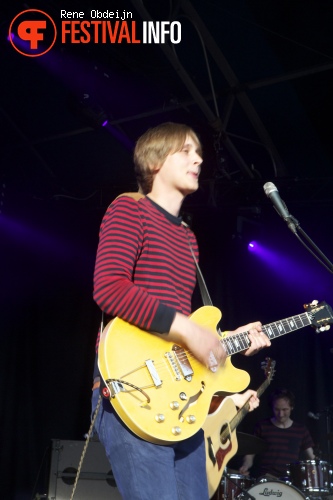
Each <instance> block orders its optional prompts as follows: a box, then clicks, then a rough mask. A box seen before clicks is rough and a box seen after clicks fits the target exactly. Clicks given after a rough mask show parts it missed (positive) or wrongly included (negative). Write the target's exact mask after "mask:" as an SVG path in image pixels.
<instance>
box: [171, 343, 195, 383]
mask: <svg viewBox="0 0 333 500" xmlns="http://www.w3.org/2000/svg"><path fill="white" fill-rule="evenodd" d="M172 350H173V352H174V353H175V356H176V358H177V362H178V366H179V368H180V369H181V371H182V374H183V377H184V379H185V380H187V381H188V382H190V381H191V380H192V375H193V369H192V366H191V364H190V362H189V360H188V357H187V354H186V352H185V349H183V348H182V347H179V345H174V346H173V347H172Z"/></svg>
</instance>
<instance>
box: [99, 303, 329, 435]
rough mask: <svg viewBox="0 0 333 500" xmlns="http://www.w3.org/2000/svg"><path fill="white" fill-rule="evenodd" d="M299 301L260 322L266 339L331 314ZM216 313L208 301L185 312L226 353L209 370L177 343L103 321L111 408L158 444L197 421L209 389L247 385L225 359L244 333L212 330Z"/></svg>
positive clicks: (193, 428) (323, 324)
mask: <svg viewBox="0 0 333 500" xmlns="http://www.w3.org/2000/svg"><path fill="white" fill-rule="evenodd" d="M304 307H305V310H306V312H303V313H302V314H299V315H297V316H292V317H290V318H286V319H283V320H281V321H277V322H275V323H270V324H268V325H266V326H263V331H264V333H265V334H266V335H267V336H268V337H269V338H270V339H271V340H272V339H274V338H277V337H280V336H281V335H285V334H287V333H289V332H292V331H295V330H298V329H300V328H303V327H305V326H308V325H312V326H315V327H316V328H317V329H324V328H329V326H328V325H329V324H331V323H332V319H333V314H332V309H331V308H330V307H329V306H328V305H327V304H326V303H324V302H321V303H320V304H318V303H316V304H315V303H312V304H308V305H306V306H304ZM221 316H222V314H221V312H220V310H219V309H217V308H216V307H213V306H204V307H201V308H200V309H197V310H196V311H195V312H194V313H193V314H192V315H191V319H192V320H193V321H195V322H196V323H198V324H200V325H202V326H205V327H207V328H210V329H211V330H212V331H213V332H215V333H216V335H217V336H218V337H219V339H220V342H221V343H222V344H223V345H224V348H225V349H226V352H227V354H228V356H229V357H228V358H227V360H226V363H225V364H224V366H223V367H221V368H219V369H218V370H217V372H215V373H213V372H212V371H211V370H209V369H208V368H206V367H204V366H203V365H202V364H201V363H199V361H197V360H196V359H195V358H194V357H193V355H192V354H191V352H189V351H187V350H186V349H184V348H183V347H180V346H178V345H175V344H173V343H172V342H169V341H168V340H164V339H161V338H160V337H158V336H156V335H153V334H151V333H148V332H145V331H143V330H141V329H140V328H137V327H135V326H133V325H131V324H129V323H127V322H126V321H123V320H122V319H119V318H115V319H114V320H112V321H111V322H110V323H108V324H107V326H106V327H105V329H104V331H103V332H102V335H101V340H100V345H99V350H98V366H99V369H100V373H101V376H102V378H103V381H104V383H105V385H106V387H107V389H108V390H109V397H110V401H111V403H112V405H113V407H114V409H115V411H116V412H117V413H118V415H119V416H120V418H121V419H122V420H123V421H124V423H125V424H126V425H127V426H128V427H129V428H130V429H131V430H132V431H133V432H134V433H135V434H137V435H138V436H139V437H141V438H142V439H145V440H147V441H151V442H153V443H159V444H170V443H173V442H175V441H180V440H183V439H187V438H189V437H190V436H193V435H194V434H195V433H196V432H197V431H198V430H199V429H200V428H201V427H203V424H204V422H205V420H206V417H207V415H208V412H209V408H210V404H211V400H212V397H213V395H214V394H215V393H217V392H229V393H234V392H239V391H242V390H244V389H245V388H246V387H247V386H248V384H249V381H250V377H249V375H248V373H247V372H246V371H244V370H239V369H238V368H235V367H234V366H233V365H232V363H231V359H230V356H231V355H232V354H235V353H238V352H241V351H243V350H244V349H247V348H248V347H249V345H250V340H249V337H248V333H247V332H242V333H238V334H234V335H229V336H227V337H225V338H222V337H221V336H220V335H219V333H218V332H217V331H216V326H217V324H218V323H219V321H220V319H221ZM165 338H166V339H167V336H166V337H165Z"/></svg>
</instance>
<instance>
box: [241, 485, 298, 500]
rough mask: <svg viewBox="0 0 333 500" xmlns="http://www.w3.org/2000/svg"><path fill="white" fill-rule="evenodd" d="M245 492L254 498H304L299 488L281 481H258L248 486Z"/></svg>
mask: <svg viewBox="0 0 333 500" xmlns="http://www.w3.org/2000/svg"><path fill="white" fill-rule="evenodd" d="M247 492H248V493H249V494H250V495H252V496H253V497H254V498H255V499H256V500H257V499H258V500H261V499H262V498H263V497H269V498H284V499H285V500H303V499H304V498H306V497H305V496H304V495H303V493H302V492H301V491H300V490H298V489H297V488H295V487H294V486H290V485H289V484H286V483H283V482H282V481H265V482H263V483H258V484H255V485H254V486H252V487H251V488H249V489H248V490H247Z"/></svg>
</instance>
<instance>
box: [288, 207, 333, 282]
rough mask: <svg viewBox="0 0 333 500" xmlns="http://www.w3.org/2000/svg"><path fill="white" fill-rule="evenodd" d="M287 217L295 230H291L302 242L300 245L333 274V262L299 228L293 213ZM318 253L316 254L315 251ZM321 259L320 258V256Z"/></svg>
mask: <svg viewBox="0 0 333 500" xmlns="http://www.w3.org/2000/svg"><path fill="white" fill-rule="evenodd" d="M288 219H289V220H290V221H291V222H292V223H293V224H294V225H295V228H296V230H295V231H293V233H294V234H295V236H296V237H297V238H298V241H300V243H302V245H303V246H304V247H305V248H306V249H307V250H308V251H309V252H310V253H311V254H312V255H313V256H314V257H315V259H317V260H318V262H319V263H320V264H322V265H323V266H324V267H325V268H326V269H327V270H328V271H329V272H330V273H332V274H333V264H332V262H331V261H330V260H329V259H328V258H327V257H326V255H324V254H323V252H322V251H321V250H320V248H318V247H317V245H316V244H315V243H314V242H313V241H312V239H311V238H310V237H309V235H307V234H306V232H305V231H304V230H303V229H302V228H301V226H300V224H299V222H298V220H297V219H295V217H294V216H293V215H290V217H288ZM297 230H299V232H300V233H301V235H302V236H303V238H304V239H305V240H307V242H308V243H309V244H310V245H311V247H312V248H313V249H314V251H313V250H312V249H311V248H310V247H309V246H308V245H307V244H306V243H305V242H304V241H303V240H302V239H301V238H300V237H299V235H298V233H297ZM315 252H317V254H318V255H316V253H315ZM319 256H320V258H321V259H322V260H320V258H319Z"/></svg>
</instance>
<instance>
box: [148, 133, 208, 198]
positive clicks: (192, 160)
mask: <svg viewBox="0 0 333 500" xmlns="http://www.w3.org/2000/svg"><path fill="white" fill-rule="evenodd" d="M197 148H198V146H197V144H196V143H195V142H194V140H193V139H192V138H191V137H190V136H187V137H186V140H185V143H184V145H183V147H182V149H181V150H180V151H176V153H173V154H170V155H168V156H167V158H166V160H165V162H164V163H163V165H162V166H161V168H160V169H159V171H158V173H157V174H156V176H157V177H158V178H159V182H161V183H163V185H164V187H165V188H166V189H167V190H178V191H179V192H181V193H182V194H183V195H184V196H186V195H188V194H190V193H194V192H195V191H196V190H197V189H198V187H199V174H200V165H201V163H202V158H201V156H200V155H199V154H198V152H197Z"/></svg>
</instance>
